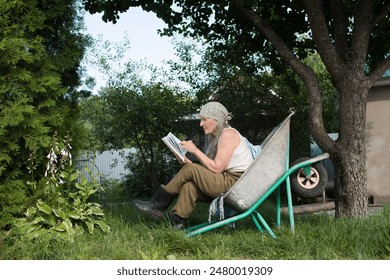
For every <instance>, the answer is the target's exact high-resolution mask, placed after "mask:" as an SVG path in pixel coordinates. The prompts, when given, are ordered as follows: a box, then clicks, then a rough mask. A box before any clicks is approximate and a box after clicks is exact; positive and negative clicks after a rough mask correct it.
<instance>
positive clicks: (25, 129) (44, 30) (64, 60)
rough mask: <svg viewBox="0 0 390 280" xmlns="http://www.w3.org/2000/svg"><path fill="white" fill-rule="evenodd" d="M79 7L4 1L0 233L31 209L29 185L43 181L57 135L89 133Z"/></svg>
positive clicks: (0, 6) (0, 13) (0, 20)
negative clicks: (82, 103)
mask: <svg viewBox="0 0 390 280" xmlns="http://www.w3.org/2000/svg"><path fill="white" fill-rule="evenodd" d="M77 3H78V2H77V1H74V0H61V1H50V0H47V1H46V0H45V1H44V0H27V1H22V0H15V1H5V0H2V1H0V26H1V28H0V60H1V64H0V73H1V75H0V200H1V201H2V203H1V205H0V213H1V214H0V227H6V226H7V225H9V224H10V220H11V219H12V217H13V216H15V215H19V214H20V213H21V211H22V209H23V208H24V207H26V205H25V203H28V197H29V196H31V195H32V193H33V190H32V189H30V188H29V187H28V185H27V184H26V181H27V180H31V181H35V180H39V179H40V178H41V177H43V173H44V165H45V157H46V155H47V153H48V148H49V146H50V141H51V137H52V135H53V134H54V131H57V132H58V135H59V136H60V137H61V136H63V135H65V134H66V133H67V132H69V133H71V134H73V133H74V132H80V131H81V129H80V126H79V125H78V123H77V122H76V121H75V120H76V117H77V99H78V96H79V95H80V92H78V91H77V87H78V86H79V75H80V72H79V68H78V67H79V63H80V60H81V59H82V56H83V53H84V48H85V46H86V43H87V38H85V37H84V36H83V35H82V34H81V33H80V30H81V27H82V26H81V25H80V24H81V21H80V18H79V12H80V6H77V5H79V4H77ZM75 146H77V145H75Z"/></svg>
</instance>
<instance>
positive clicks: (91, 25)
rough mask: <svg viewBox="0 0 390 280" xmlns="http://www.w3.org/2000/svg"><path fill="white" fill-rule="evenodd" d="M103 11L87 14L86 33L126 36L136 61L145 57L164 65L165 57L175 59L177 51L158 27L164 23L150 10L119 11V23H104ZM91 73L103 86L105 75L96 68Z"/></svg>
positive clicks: (130, 54)
mask: <svg viewBox="0 0 390 280" xmlns="http://www.w3.org/2000/svg"><path fill="white" fill-rule="evenodd" d="M101 16H102V15H101V14H93V15H91V14H89V13H88V12H87V13H86V14H85V18H84V20H85V25H86V31H85V32H86V33H88V34H90V35H91V36H93V37H94V38H97V37H98V35H101V36H103V40H107V41H110V42H112V43H115V42H116V43H117V42H120V41H122V40H123V37H124V36H125V35H127V37H128V39H129V41H130V50H129V51H128V53H127V56H126V57H128V58H130V59H131V60H134V61H140V60H146V62H148V63H149V64H153V65H155V66H159V67H163V66H164V60H174V59H175V51H174V48H173V44H172V43H171V40H172V39H171V38H169V37H166V36H164V37H161V36H160V35H159V34H158V33H157V30H158V29H163V28H164V27H166V25H165V23H164V22H163V21H162V20H161V19H159V18H158V17H157V16H156V15H155V14H153V13H147V12H145V11H143V10H142V9H141V8H130V9H129V10H128V11H127V12H125V13H122V14H120V19H119V20H118V21H117V23H116V24H113V23H111V22H108V23H106V22H104V21H103V20H102V19H101ZM88 73H89V74H91V75H92V76H94V77H95V78H96V79H97V86H96V88H95V90H97V89H98V88H99V87H100V86H102V85H104V78H103V77H101V76H100V75H99V74H98V73H96V71H94V70H93V69H90V70H88Z"/></svg>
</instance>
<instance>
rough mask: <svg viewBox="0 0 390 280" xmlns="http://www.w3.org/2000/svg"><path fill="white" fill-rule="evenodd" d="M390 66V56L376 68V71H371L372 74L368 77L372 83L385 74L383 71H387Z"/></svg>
mask: <svg viewBox="0 0 390 280" xmlns="http://www.w3.org/2000/svg"><path fill="white" fill-rule="evenodd" d="M389 68H390V56H389V57H387V58H386V59H385V60H383V61H382V63H381V64H379V66H378V67H377V68H375V69H374V71H372V72H371V74H370V75H369V76H368V79H369V80H370V81H371V83H372V84H374V83H375V82H376V81H378V80H379V79H380V78H381V77H382V76H383V73H385V71H386V70H387V69H389Z"/></svg>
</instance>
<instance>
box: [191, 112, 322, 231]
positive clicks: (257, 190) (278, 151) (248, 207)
mask: <svg viewBox="0 0 390 280" xmlns="http://www.w3.org/2000/svg"><path fill="white" fill-rule="evenodd" d="M293 114H294V113H291V114H290V115H289V116H288V117H287V118H286V119H285V120H284V121H283V122H282V123H281V124H280V125H279V126H277V127H276V128H275V129H274V130H273V131H272V132H271V133H270V134H269V135H268V136H267V138H266V139H265V140H264V141H263V143H262V144H261V148H262V149H261V153H260V154H259V155H258V156H257V157H256V158H255V160H254V161H253V162H252V164H251V165H250V166H249V167H248V169H247V170H246V171H245V172H244V174H243V175H242V176H241V177H240V178H239V179H238V180H237V182H236V183H235V184H234V185H233V186H232V187H231V188H230V190H229V191H227V192H226V193H224V194H222V195H221V197H220V198H221V199H223V200H224V204H225V205H227V206H228V207H229V208H231V209H233V210H235V212H236V214H234V215H233V216H231V217H227V218H225V219H222V220H219V221H212V222H206V223H202V224H199V225H194V226H192V227H189V228H187V229H186V230H185V235H186V236H188V237H190V236H195V235H199V234H202V233H205V232H208V231H211V230H214V229H217V228H219V227H222V226H225V225H229V224H232V223H235V222H237V221H239V220H242V219H245V218H247V217H249V216H251V218H252V221H253V223H254V224H255V225H256V227H257V228H258V230H259V231H260V232H261V233H264V230H263V228H264V229H265V230H266V231H267V232H268V233H269V234H270V235H271V237H273V238H276V235H275V233H274V232H273V231H272V229H271V227H270V226H269V225H268V223H267V222H266V221H265V219H264V217H263V216H262V215H261V214H260V213H259V212H258V210H257V209H258V208H259V206H260V205H261V204H262V203H263V202H264V201H265V200H266V199H267V198H268V197H269V196H270V195H271V194H272V193H274V192H276V225H277V226H278V227H279V226H280V224H281V192H280V186H281V184H282V183H283V182H285V183H286V184H285V186H286V195H287V204H288V215H289V221H290V228H291V231H292V232H294V230H295V224H294V212H293V206H292V195H291V186H290V175H291V174H293V173H294V172H296V171H297V170H299V169H300V168H305V169H307V168H309V167H310V165H311V164H313V163H315V162H318V161H321V160H324V159H327V158H329V154H327V153H324V154H322V155H320V156H317V157H315V158H311V159H309V160H306V161H303V162H300V163H298V164H296V165H294V166H292V167H289V150H290V119H291V117H292V115H293Z"/></svg>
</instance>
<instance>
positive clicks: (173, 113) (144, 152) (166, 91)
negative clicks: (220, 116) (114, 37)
mask: <svg viewBox="0 0 390 280" xmlns="http://www.w3.org/2000/svg"><path fill="white" fill-rule="evenodd" d="M96 43H97V44H96V45H95V46H94V49H100V51H99V52H94V53H99V55H97V56H94V57H93V58H94V59H96V61H95V62H92V61H91V62H92V63H94V65H95V67H97V69H98V70H99V71H100V72H102V73H103V74H105V77H106V79H107V84H106V86H105V87H103V88H101V89H100V91H99V94H98V95H95V96H91V97H90V98H87V99H85V100H83V102H82V117H83V119H84V121H85V122H86V123H87V124H88V126H89V128H90V137H91V139H93V141H94V142H93V145H94V147H95V149H97V150H105V149H122V148H126V147H132V148H135V149H136V152H135V153H132V154H131V155H130V156H129V157H128V167H129V170H130V174H129V175H127V176H126V182H125V184H126V187H127V188H128V192H130V193H131V194H132V195H134V194H135V195H138V194H139V193H141V194H142V195H145V192H150V193H152V192H154V191H155V189H156V188H157V187H158V186H159V185H160V184H161V183H166V182H167V181H169V180H170V179H171V177H172V176H173V174H174V173H175V172H176V171H177V160H176V158H174V157H173V156H172V154H171V152H170V151H169V150H168V149H167V147H166V146H165V145H164V143H163V142H162V141H161V138H162V137H163V136H165V135H166V134H168V132H170V131H171V132H173V133H175V134H178V135H181V136H183V137H184V136H185V135H186V136H191V128H190V127H191V126H188V123H187V124H183V123H184V122H185V120H184V117H186V116H188V115H190V113H192V108H193V106H192V99H191V97H190V96H189V95H188V94H186V93H183V92H182V91H180V90H179V89H177V88H172V87H170V86H169V85H168V84H169V83H168V82H167V81H166V82H164V81H163V80H164V77H163V76H164V73H163V72H160V71H162V70H160V69H156V68H154V67H153V66H151V65H148V64H146V63H145V62H142V61H141V62H134V61H128V60H126V58H125V50H126V48H127V47H128V46H129V42H128V41H127V39H126V38H125V39H124V40H123V42H121V43H120V44H119V45H112V44H110V43H109V42H96ZM100 43H102V44H100ZM116 62H119V63H118V64H117V63H116ZM161 76H162V78H161ZM148 79H149V80H148ZM183 128H184V129H183ZM178 132H179V133H178Z"/></svg>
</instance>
